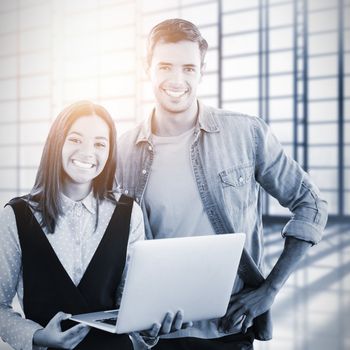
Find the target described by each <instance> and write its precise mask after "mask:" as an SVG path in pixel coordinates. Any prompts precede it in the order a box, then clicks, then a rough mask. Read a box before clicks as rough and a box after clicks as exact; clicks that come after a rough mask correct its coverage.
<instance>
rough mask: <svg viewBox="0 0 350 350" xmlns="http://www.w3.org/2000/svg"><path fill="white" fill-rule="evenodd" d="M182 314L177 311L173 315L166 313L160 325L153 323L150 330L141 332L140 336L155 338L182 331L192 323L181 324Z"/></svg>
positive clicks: (180, 311)
mask: <svg viewBox="0 0 350 350" xmlns="http://www.w3.org/2000/svg"><path fill="white" fill-rule="evenodd" d="M183 319H184V313H183V311H182V310H179V311H178V312H177V313H176V314H175V315H174V313H172V312H167V314H166V315H165V317H164V319H163V322H162V324H160V323H154V324H153V326H152V328H151V329H149V330H146V331H143V332H141V333H140V334H141V335H142V336H146V337H150V338H157V337H159V336H160V335H164V334H169V333H172V332H176V331H178V330H180V329H184V328H187V327H191V326H192V322H183Z"/></svg>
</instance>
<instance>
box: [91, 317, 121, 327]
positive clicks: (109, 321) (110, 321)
mask: <svg viewBox="0 0 350 350" xmlns="http://www.w3.org/2000/svg"><path fill="white" fill-rule="evenodd" d="M95 322H101V323H106V324H111V325H112V326H115V325H116V324H117V317H112V318H105V319H102V320H95Z"/></svg>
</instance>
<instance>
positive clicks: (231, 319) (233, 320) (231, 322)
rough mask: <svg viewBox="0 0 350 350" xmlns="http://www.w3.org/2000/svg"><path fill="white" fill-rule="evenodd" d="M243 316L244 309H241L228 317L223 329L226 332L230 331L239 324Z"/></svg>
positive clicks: (225, 319) (224, 321)
mask: <svg viewBox="0 0 350 350" xmlns="http://www.w3.org/2000/svg"><path fill="white" fill-rule="evenodd" d="M243 315H244V309H243V308H240V309H238V310H236V311H235V312H233V313H232V314H230V315H227V316H226V317H225V318H224V320H223V324H222V328H224V329H225V330H228V329H230V328H231V327H232V326H234V325H235V324H236V323H237V320H239V319H240V318H241V317H242V316H243Z"/></svg>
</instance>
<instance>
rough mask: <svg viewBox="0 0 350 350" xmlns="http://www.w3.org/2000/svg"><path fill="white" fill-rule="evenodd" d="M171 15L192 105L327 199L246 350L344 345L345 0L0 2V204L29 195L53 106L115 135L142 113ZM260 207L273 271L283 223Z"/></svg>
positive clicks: (348, 137) (349, 5)
mask: <svg viewBox="0 0 350 350" xmlns="http://www.w3.org/2000/svg"><path fill="white" fill-rule="evenodd" d="M171 17H181V18H184V19H187V20H190V21H192V22H194V23H195V24H196V25H198V26H199V28H200V30H201V32H202V34H203V36H204V37H205V38H206V39H207V41H208V42H209V51H208V54H207V58H206V62H207V71H206V74H205V77H204V79H203V82H202V84H201V86H200V97H201V99H202V100H203V101H204V102H205V103H207V104H211V105H213V106H217V107H222V108H226V109H230V110H234V111H239V112H243V113H248V114H252V115H258V116H260V117H261V118H263V119H265V120H266V121H267V122H268V123H269V124H270V125H271V127H272V128H273V130H274V132H275V133H276V134H277V136H278V138H279V139H280V141H281V142H282V144H283V146H284V148H285V150H286V151H287V153H288V154H290V155H291V156H292V157H293V158H294V159H296V160H297V161H298V162H299V163H300V164H301V166H302V167H303V168H304V169H305V170H306V171H308V172H309V173H310V174H311V176H312V177H313V178H314V180H315V181H316V183H317V184H318V186H319V187H320V189H321V191H322V193H323V196H324V197H325V199H326V200H327V201H328V203H329V213H330V219H329V223H328V225H327V228H326V233H325V237H324V240H323V241H322V242H321V243H320V244H319V245H318V246H316V247H314V248H313V249H311V250H310V253H309V254H308V256H307V257H306V259H304V261H303V262H302V263H301V264H300V266H299V268H298V269H297V271H296V273H295V274H294V275H293V276H292V277H291V278H290V279H289V281H288V282H287V285H286V286H285V288H284V289H283V290H282V292H281V293H280V295H279V296H278V298H277V300H276V303H275V305H274V308H273V315H274V326H275V332H274V333H275V334H274V339H273V340H272V341H270V342H267V343H263V342H256V349H257V350H259V349H260V350H277V349H286V350H289V349H291V350H299V349H302V350H307V349H310V350H311V349H312V350H313V349H318V350H323V349H324V350H326V349H327V350H328V349H334V350H338V349H339V350H345V349H350V335H349V334H348V335H347V334H346V330H347V328H348V327H347V326H348V325H349V324H350V323H349V321H350V316H349V315H350V298H349V296H350V293H349V292H350V278H349V272H350V247H349V245H350V237H349V234H350V1H349V0H230V1H229V0H201V1H200V0H162V1H159V0H154V1H146V0H124V1H123V0H12V1H9V0H0V205H1V206H3V205H4V204H5V203H6V202H7V201H8V200H9V199H10V198H12V197H14V196H17V195H21V194H24V193H27V192H28V191H29V190H30V189H31V187H32V185H33V182H34V178H35V174H36V170H37V166H38V164H39V160H40V156H41V151H42V147H43V144H44V142H45V138H46V135H47V133H48V130H49V127H50V124H51V122H52V120H53V119H54V118H55V116H56V115H57V114H58V112H59V111H60V110H61V109H62V108H63V107H64V106H65V105H67V104H69V103H70V102H72V101H75V100H77V99H91V100H93V101H95V102H98V103H101V104H102V105H104V106H105V107H106V108H107V109H108V110H109V112H110V113H111V114H112V116H113V118H114V119H115V121H116V125H117V129H118V132H119V134H121V133H123V132H125V130H127V129H129V128H130V127H132V126H133V125H134V124H135V122H136V121H139V120H141V119H143V118H144V117H145V116H147V115H148V113H149V111H150V110H151V107H152V103H153V100H152V90H151V87H150V83H149V82H148V80H147V76H146V74H145V72H144V57H145V41H146V36H147V33H148V32H149V30H150V29H151V28H152V27H153V26H154V25H155V24H157V23H158V22H160V21H162V20H164V19H167V18H171ZM264 203H265V208H264V212H265V217H264V222H265V232H266V242H265V248H266V260H267V263H268V266H270V267H272V266H273V264H274V262H275V261H276V259H277V258H278V256H279V253H280V251H281V249H282V247H283V241H282V240H281V237H280V230H281V228H282V226H283V224H284V223H285V222H286V220H287V217H288V215H289V213H288V211H286V210H285V209H284V208H282V207H280V206H279V204H278V203H277V202H276V201H275V200H274V199H273V198H270V197H268V196H265V199H264ZM14 305H15V308H18V305H17V303H16V302H14ZM8 348H9V347H8V346H7V345H5V344H3V343H1V340H0V349H1V350H5V349H8Z"/></svg>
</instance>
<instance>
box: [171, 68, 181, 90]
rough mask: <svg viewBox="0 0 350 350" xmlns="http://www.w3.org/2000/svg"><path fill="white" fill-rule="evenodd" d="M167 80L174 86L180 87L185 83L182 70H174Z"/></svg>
mask: <svg viewBox="0 0 350 350" xmlns="http://www.w3.org/2000/svg"><path fill="white" fill-rule="evenodd" d="M169 80H170V82H171V83H172V84H174V85H178V86H182V85H183V84H184V82H185V79H184V74H183V72H182V70H180V69H174V70H173V71H172V74H171V76H170V79H169Z"/></svg>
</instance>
